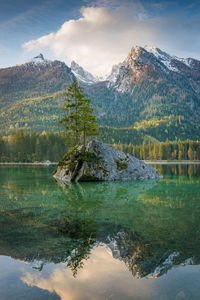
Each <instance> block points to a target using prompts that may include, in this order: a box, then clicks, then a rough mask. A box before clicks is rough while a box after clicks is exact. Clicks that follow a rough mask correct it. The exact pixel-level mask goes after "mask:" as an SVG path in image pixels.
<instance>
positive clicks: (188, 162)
mask: <svg viewBox="0 0 200 300" xmlns="http://www.w3.org/2000/svg"><path fill="white" fill-rule="evenodd" d="M142 161H143V162H144V163H146V164H155V165H178V164H185V165H187V164H194V165H196V164H200V161H199V160H171V161H168V160H142ZM57 164H58V162H50V163H46V162H0V165H27V166H29V165H30V166H47V167H48V166H51V165H57Z"/></svg>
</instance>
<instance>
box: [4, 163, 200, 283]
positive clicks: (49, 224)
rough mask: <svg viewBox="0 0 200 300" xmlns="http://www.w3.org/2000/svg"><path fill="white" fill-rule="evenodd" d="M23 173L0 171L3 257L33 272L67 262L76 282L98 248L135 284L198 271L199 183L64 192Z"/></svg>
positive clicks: (172, 181) (47, 178) (41, 173)
mask: <svg viewBox="0 0 200 300" xmlns="http://www.w3.org/2000/svg"><path fill="white" fill-rule="evenodd" d="M29 171H30V172H29ZM21 172H24V170H23V169H18V168H14V169H12V170H11V169H10V170H9V168H7V169H4V170H1V177H0V179H1V182H0V184H1V199H0V200H1V201H0V254H1V255H8V256H11V257H13V258H16V259H20V260H23V261H28V262H31V263H32V266H33V267H34V268H35V269H37V270H38V271H41V270H42V269H43V267H44V265H45V264H46V263H48V262H53V263H60V262H65V263H66V265H67V266H68V268H69V269H71V271H72V273H73V275H74V276H76V275H77V273H78V270H79V269H80V268H83V266H84V262H85V261H86V260H87V259H88V258H89V257H90V253H91V251H92V249H94V248H95V247H97V246H98V245H106V247H107V248H109V249H110V251H111V252H112V256H113V257H114V258H116V259H117V260H120V261H123V262H124V263H125V264H126V266H127V267H128V269H129V271H130V272H131V273H132V274H133V276H135V277H138V278H141V277H146V276H147V277H154V278H155V277H158V276H161V275H162V274H164V273H165V272H167V270H169V269H170V268H171V267H172V266H173V265H179V264H199V262H200V252H199V249H200V239H199V232H200V224H199V216H200V207H199V201H198V197H199V177H195V176H193V177H192V176H190V175H189V176H188V174H187V176H182V179H180V176H179V177H176V176H175V175H168V176H166V178H164V179H163V180H161V181H158V182H156V181H151V180H148V181H136V182H114V183H82V184H72V185H68V186H65V187H63V186H59V185H57V183H56V182H54V181H53V180H52V179H51V172H49V170H47V169H45V170H44V169H42V168H40V169H38V170H37V172H35V173H34V172H33V170H32V169H31V168H30V169H27V170H26V172H27V176H26V178H25V179H24V176H23V174H21ZM8 173H9V176H8ZM33 174H34V176H33ZM5 178H7V180H6V181H5ZM188 184H189V185H190V188H189V189H188Z"/></svg>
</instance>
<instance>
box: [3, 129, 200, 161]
mask: <svg viewBox="0 0 200 300" xmlns="http://www.w3.org/2000/svg"><path fill="white" fill-rule="evenodd" d="M99 139H100V140H102V137H101V135H100V136H99ZM105 142H106V141H105ZM107 142H108V143H109V141H107ZM113 146H115V147H118V148H119V149H120V150H122V151H124V152H127V153H130V154H132V155H134V156H135V157H137V158H139V159H144V160H159V159H161V160H200V142H199V141H190V140H187V141H178V142H169V141H168V140H166V142H162V143H148V144H146V143H143V144H142V145H135V144H132V143H129V144H117V143H116V144H113ZM67 148H68V147H67V146H66V137H65V135H64V133H52V132H45V131H43V132H42V133H36V132H32V133H28V132H26V131H22V130H18V131H16V132H14V133H12V134H11V135H9V136H7V137H2V136H0V161H1V162H35V161H45V160H50V161H59V160H60V158H61V157H62V156H63V155H64V154H65V153H66V152H67Z"/></svg>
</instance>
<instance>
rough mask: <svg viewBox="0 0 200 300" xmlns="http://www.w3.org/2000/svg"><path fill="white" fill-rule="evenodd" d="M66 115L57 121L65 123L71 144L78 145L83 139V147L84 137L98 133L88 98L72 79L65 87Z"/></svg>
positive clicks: (84, 143)
mask: <svg viewBox="0 0 200 300" xmlns="http://www.w3.org/2000/svg"><path fill="white" fill-rule="evenodd" d="M64 101H65V106H64V107H63V108H62V110H64V111H66V113H67V114H66V116H65V117H64V118H62V119H61V120H60V121H59V123H62V124H64V125H65V128H66V133H67V136H68V137H69V138H70V139H71V140H72V144H73V145H79V144H80V142H81V140H82V139H83V145H84V148H85V145H86V139H87V137H89V136H94V135H97V134H98V125H97V121H96V116H94V115H93V112H94V110H93V109H92V108H91V107H90V98H89V96H88V95H86V94H85V93H84V92H83V88H81V87H80V86H79V85H78V82H77V80H74V81H73V83H72V84H71V86H70V87H69V88H68V89H67V92H66V95H65V99H64Z"/></svg>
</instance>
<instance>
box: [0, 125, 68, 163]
mask: <svg viewBox="0 0 200 300" xmlns="http://www.w3.org/2000/svg"><path fill="white" fill-rule="evenodd" d="M65 153H66V145H65V137H64V135H63V134H55V133H50V132H45V131H44V132H42V133H36V132H33V133H28V132H26V131H23V130H18V131H16V132H14V133H12V134H11V135H9V136H7V137H2V136H0V161H1V162H35V161H40V162H41V161H45V160H50V161H58V160H60V158H61V157H62V156H63V155H64V154H65Z"/></svg>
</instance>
